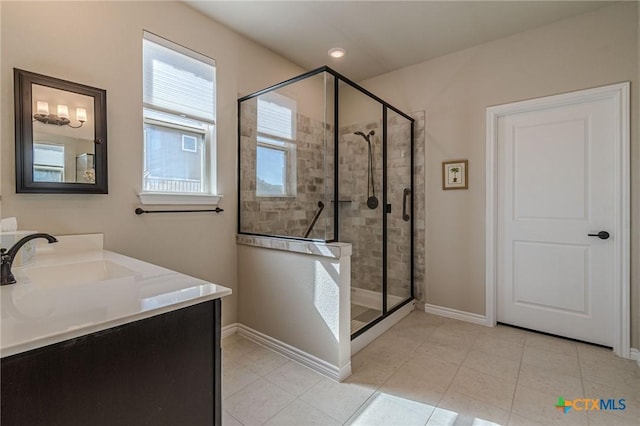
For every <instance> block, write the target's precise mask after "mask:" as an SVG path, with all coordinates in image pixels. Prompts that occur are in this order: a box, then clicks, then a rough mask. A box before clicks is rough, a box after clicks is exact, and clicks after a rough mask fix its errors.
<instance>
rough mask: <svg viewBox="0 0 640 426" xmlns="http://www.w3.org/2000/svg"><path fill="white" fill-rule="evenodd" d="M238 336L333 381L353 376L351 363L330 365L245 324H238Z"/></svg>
mask: <svg viewBox="0 0 640 426" xmlns="http://www.w3.org/2000/svg"><path fill="white" fill-rule="evenodd" d="M237 329H238V334H240V335H241V336H243V337H246V338H247V339H249V340H252V341H254V342H255V343H258V344H260V345H262V346H265V347H267V348H269V349H271V350H273V351H275V352H277V353H279V354H280V355H282V356H285V357H287V358H289V359H291V360H293V361H296V362H298V363H300V364H302V365H304V366H305V367H309V368H310V369H312V370H313V371H315V372H317V373H320V374H322V375H323V376H326V377H328V378H330V379H332V380H336V381H338V382H341V381H343V380H344V379H346V378H347V377H349V376H350V375H351V361H349V362H348V363H347V364H346V365H344V366H342V367H339V366H336V365H333V364H330V363H328V362H327V361H324V360H322V359H320V358H318V357H316V356H313V355H311V354H309V353H307V352H304V351H301V350H300V349H298V348H294V347H293V346H291V345H288V344H286V343H284V342H281V341H280V340H278V339H274V338H273V337H271V336H267V335H266V334H264V333H261V332H259V331H257V330H254V329H252V328H251V327H247V326H246V325H244V324H237Z"/></svg>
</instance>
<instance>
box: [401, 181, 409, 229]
mask: <svg viewBox="0 0 640 426" xmlns="http://www.w3.org/2000/svg"><path fill="white" fill-rule="evenodd" d="M409 195H411V190H410V189H409V188H405V189H404V191H403V192H402V220H404V221H405V222H409V219H411V216H409V213H407V198H409Z"/></svg>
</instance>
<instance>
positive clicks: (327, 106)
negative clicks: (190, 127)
mask: <svg viewBox="0 0 640 426" xmlns="http://www.w3.org/2000/svg"><path fill="white" fill-rule="evenodd" d="M333 79H334V77H333V76H332V75H331V74H328V73H320V74H317V75H314V76H311V77H309V78H306V79H304V80H301V81H297V82H295V83H291V84H287V85H283V86H282V87H280V88H277V89H275V90H267V91H263V92H261V93H259V94H256V95H254V96H251V97H249V98H248V99H245V100H243V101H242V102H239V123H240V135H239V137H240V144H239V158H240V165H241V167H240V168H239V187H240V194H239V203H240V206H239V207H240V208H239V215H240V218H239V219H240V220H239V232H241V233H250V234H257V235H274V236H285V237H293V238H308V239H319V240H331V239H332V238H333V214H332V212H331V210H332V209H331V200H332V199H333V187H334V185H333V181H334V180H333V175H332V170H333V164H332V163H333V160H332V158H333V144H334V143H333V142H334V135H333V128H334V125H333V118H334V114H333V108H334V102H333Z"/></svg>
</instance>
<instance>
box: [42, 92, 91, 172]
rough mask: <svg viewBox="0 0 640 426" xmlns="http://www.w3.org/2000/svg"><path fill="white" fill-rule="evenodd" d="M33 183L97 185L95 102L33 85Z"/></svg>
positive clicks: (88, 98)
mask: <svg viewBox="0 0 640 426" xmlns="http://www.w3.org/2000/svg"><path fill="white" fill-rule="evenodd" d="M31 89H32V97H31V102H32V111H35V114H34V115H33V180H34V182H66V183H89V184H95V169H94V164H95V163H94V156H95V144H94V139H95V118H94V116H93V112H94V110H95V109H94V98H93V97H91V96H86V95H82V94H79V93H74V92H69V91H65V90H60V89H55V88H52V87H47V86H42V85H39V84H35V83H33V84H32V85H31Z"/></svg>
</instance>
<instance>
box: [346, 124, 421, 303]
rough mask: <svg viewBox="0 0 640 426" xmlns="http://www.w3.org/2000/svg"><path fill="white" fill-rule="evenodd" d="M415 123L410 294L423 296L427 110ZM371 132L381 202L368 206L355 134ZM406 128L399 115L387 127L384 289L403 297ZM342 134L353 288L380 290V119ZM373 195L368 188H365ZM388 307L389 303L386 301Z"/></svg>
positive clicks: (406, 288) (363, 150)
mask: <svg viewBox="0 0 640 426" xmlns="http://www.w3.org/2000/svg"><path fill="white" fill-rule="evenodd" d="M411 116H412V118H414V119H415V124H414V152H413V163H414V193H413V202H414V206H413V211H414V213H415V216H414V218H413V220H414V280H415V283H416V286H415V289H414V292H415V294H414V295H415V297H416V299H417V300H421V298H422V292H421V288H422V283H423V282H424V268H425V262H424V260H425V238H424V230H425V218H424V214H425V181H424V136H425V131H424V126H425V119H424V117H425V114H424V111H420V112H417V113H414V114H412V115H411ZM371 130H374V131H375V135H374V136H373V137H372V138H371V141H372V147H373V156H374V159H375V160H374V170H373V176H374V186H375V188H376V196H377V197H378V199H379V202H380V204H379V206H378V207H377V208H376V209H373V210H372V209H369V208H368V207H367V203H366V201H367V196H368V194H367V192H368V188H367V162H368V158H367V157H368V148H367V143H366V141H365V140H364V139H363V138H362V137H360V136H355V135H354V134H353V133H354V132H356V131H361V132H363V133H365V134H367V133H369V131H371ZM409 132H410V126H409V123H408V122H407V120H406V119H404V118H402V117H400V116H390V118H389V120H388V125H387V164H388V169H387V185H388V195H387V198H388V199H387V202H388V203H389V204H391V213H390V214H388V215H387V252H388V254H389V257H388V261H387V290H388V292H389V294H390V295H392V296H399V297H401V298H403V299H405V298H407V297H408V296H409V295H410V286H411V280H410V273H409V265H410V263H411V258H410V248H411V247H410V238H409V233H410V222H406V221H404V220H403V218H402V195H403V194H402V193H403V189H404V188H405V187H406V188H408V187H409V186H410V183H411V180H410V175H409V173H410V164H409V158H410V157H409V152H410V138H409V136H410V135H409ZM339 133H340V161H339V165H340V199H341V200H342V201H341V202H340V215H339V224H340V241H342V242H349V243H351V244H352V246H353V254H352V266H351V271H352V274H351V275H352V277H351V284H352V287H356V288H362V289H365V290H370V291H375V292H381V291H382V237H383V235H382V229H383V226H382V221H383V217H382V215H383V206H382V169H381V167H382V152H381V150H382V128H381V122H380V121H375V122H370V123H358V124H355V125H350V126H347V127H343V128H341V129H340V131H339ZM369 193H371V190H369ZM389 306H392V304H391V303H390V304H389Z"/></svg>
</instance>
